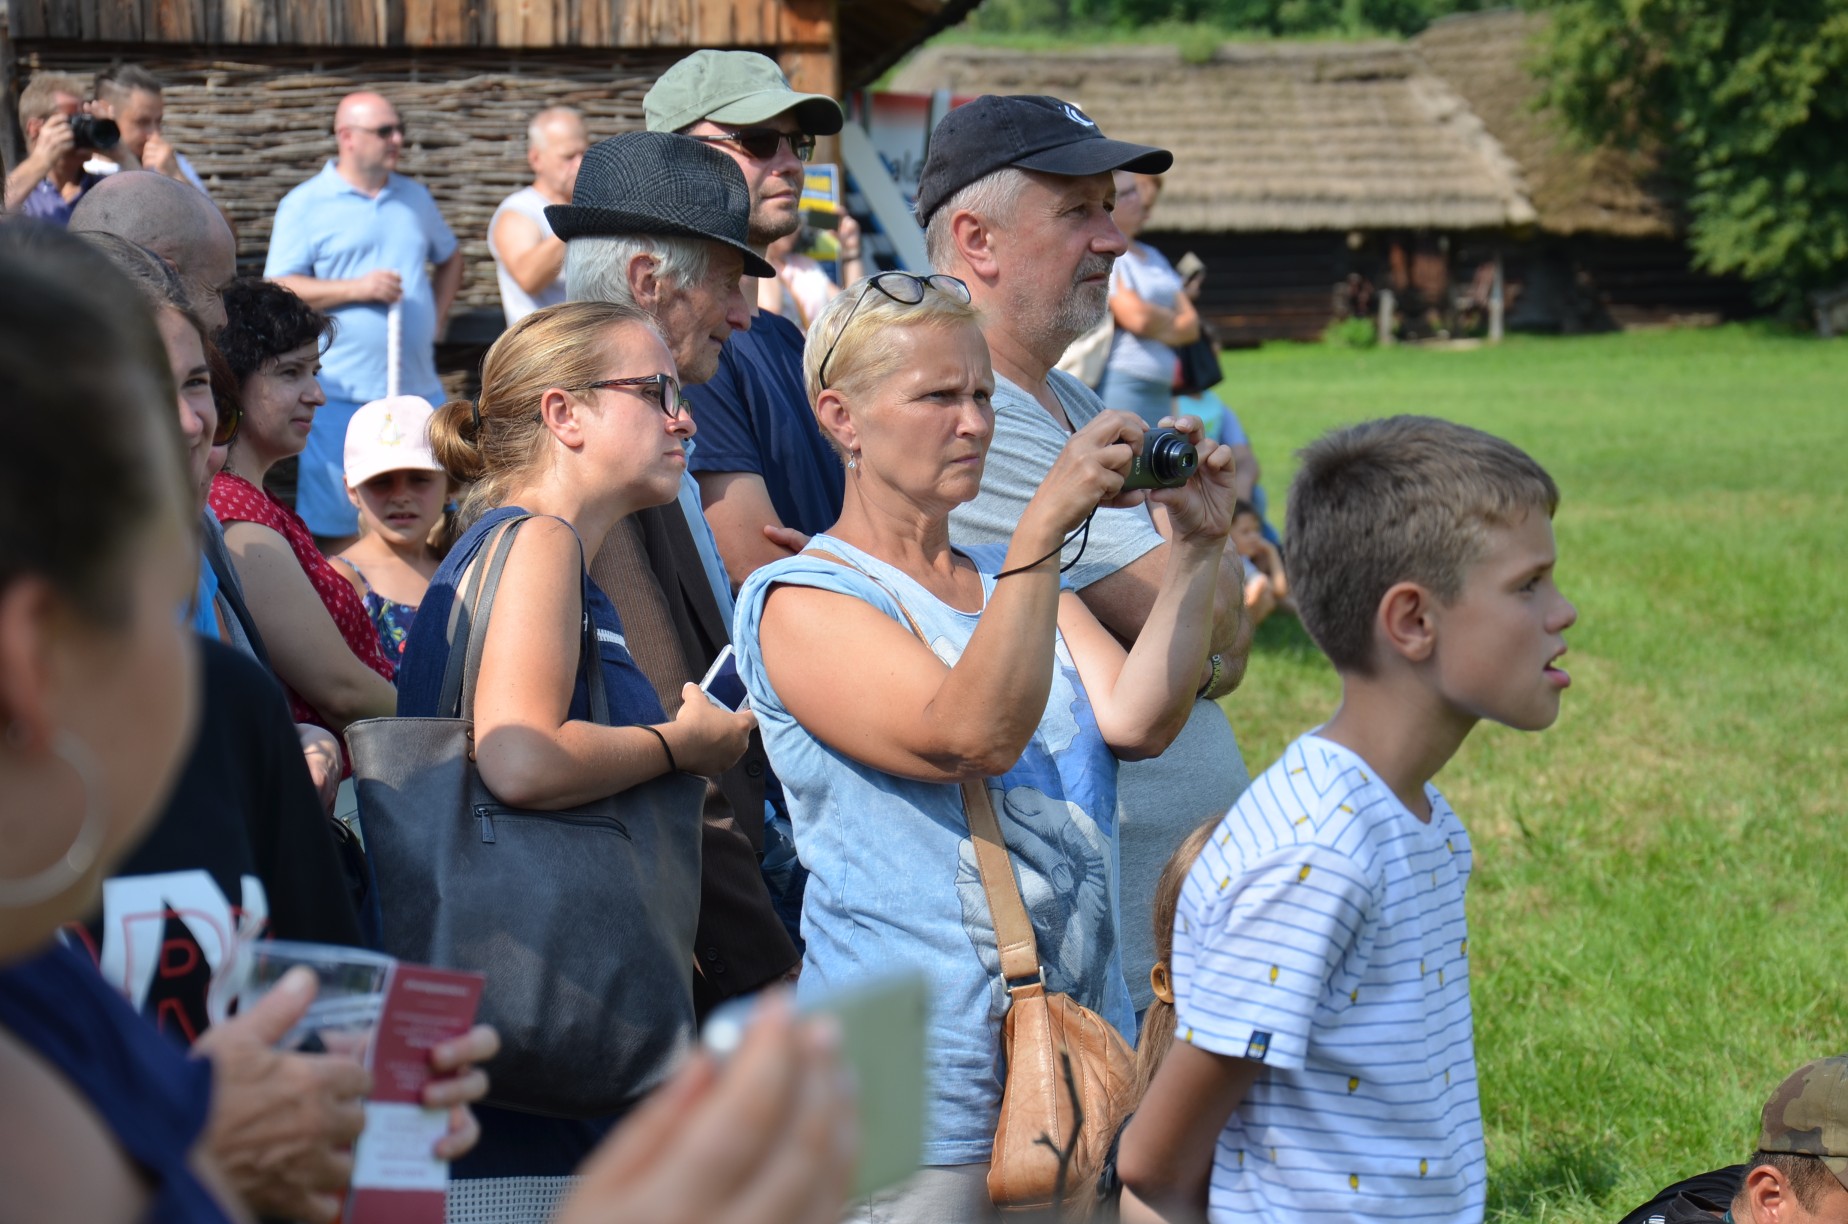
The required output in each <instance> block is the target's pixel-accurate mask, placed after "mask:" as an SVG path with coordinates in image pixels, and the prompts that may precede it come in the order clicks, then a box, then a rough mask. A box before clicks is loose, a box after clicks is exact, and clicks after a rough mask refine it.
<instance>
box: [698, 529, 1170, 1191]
mask: <svg viewBox="0 0 1848 1224" xmlns="http://www.w3.org/2000/svg"><path fill="white" fill-rule="evenodd" d="M817 549H819V550H825V551H827V552H831V553H833V554H834V555H836V556H838V557H841V558H843V559H844V560H848V561H851V562H853V563H854V564H855V565H858V566H860V567H861V568H862V569H864V570H865V571H866V573H858V572H855V571H854V570H850V569H846V568H844V567H842V566H839V565H836V564H834V563H833V562H830V561H824V560H821V559H819V558H816V557H814V556H812V555H809V554H803V555H800V556H795V557H789V558H785V559H784V560H781V561H777V562H774V563H772V564H770V565H767V566H765V567H763V568H762V569H760V570H758V571H757V572H756V573H755V574H753V575H751V577H750V579H749V580H747V581H746V582H745V584H744V588H743V589H742V590H741V591H739V593H738V614H737V620H736V624H735V626H734V631H733V634H732V643H733V647H734V648H735V649H736V651H737V653H738V671H739V674H740V675H742V676H743V678H744V682H745V685H746V687H747V688H749V690H750V693H751V706H752V708H753V709H755V710H756V712H757V717H758V720H759V725H760V726H761V727H762V729H763V737H764V748H765V750H766V751H767V752H768V753H769V756H770V763H771V765H772V767H774V768H775V770H776V775H777V777H778V778H779V779H781V780H782V783H783V792H784V794H785V795H786V796H787V797H788V800H789V815H790V822H791V824H792V825H793V826H794V829H795V838H796V850H797V854H798V855H799V857H800V858H801V860H802V865H803V866H804V867H806V868H808V870H809V873H810V874H809V881H808V888H807V891H806V893H805V895H804V898H803V904H802V936H803V938H804V939H805V940H806V941H807V949H806V951H805V952H804V955H803V961H802V976H801V979H800V981H799V982H798V984H797V988H796V990H797V995H798V997H799V998H801V999H803V1000H811V999H815V998H818V997H820V996H823V995H826V994H829V993H831V992H833V991H836V990H839V989H841V988H843V987H848V986H852V985H854V984H856V983H858V982H862V981H865V980H868V979H871V978H877V977H882V976H885V975H888V974H890V973H892V972H893V971H894V970H896V969H901V968H913V969H916V970H917V971H919V972H921V973H922V974H923V975H924V976H925V978H926V980H927V981H928V983H929V992H930V993H929V998H930V999H931V1004H932V1011H931V1019H930V1027H929V1029H928V1042H929V1052H928V1056H927V1065H926V1072H925V1073H926V1077H927V1078H926V1083H927V1084H928V1089H927V1092H928V1096H929V1107H928V1112H927V1116H926V1120H925V1133H924V1163H925V1164H935V1165H948V1164H974V1163H979V1162H981V1161H985V1160H987V1159H988V1158H989V1155H990V1152H991V1150H992V1148H993V1146H994V1135H995V1123H996V1120H997V1118H998V1117H999V1111H1000V1103H1001V1083H1002V1065H1001V1018H1002V1015H1003V1014H1004V1013H1005V1011H1006V1007H1007V996H1006V990H1005V988H1004V986H1003V984H1002V980H1001V966H1000V958H999V956H998V954H997V953H996V951H995V932H994V923H993V920H992V919H991V917H990V915H989V910H988V900H987V897H986V896H984V894H983V892H982V881H981V876H980V875H979V873H978V872H977V870H976V865H975V851H974V846H973V843H972V842H971V841H970V838H969V826H968V823H967V821H966V820H965V819H964V817H963V806H962V793H961V790H960V789H959V788H958V787H957V786H955V785H954V784H946V783H933V782H916V781H912V780H910V779H907V778H900V777H897V776H895V775H892V774H889V773H884V772H882V771H880V770H876V769H873V768H871V767H869V766H866V765H862V764H860V763H859V762H858V761H855V760H853V759H852V758H850V757H847V756H845V755H843V754H841V753H839V752H836V751H835V750H834V749H832V748H830V747H828V746H827V745H825V744H823V743H822V742H821V741H820V740H818V739H816V738H815V737H814V736H812V735H810V734H809V733H808V731H807V730H805V729H804V728H803V727H802V725H801V724H800V723H798V722H796V721H795V719H794V718H792V717H791V716H790V714H789V711H788V710H786V709H784V707H783V703H782V701H781V700H779V699H778V697H777V694H776V690H775V689H774V688H772V687H771V684H770V680H769V677H768V675H767V674H766V672H765V669H764V665H763V656H762V653H761V650H760V647H759V644H758V627H759V625H760V623H761V621H762V617H763V608H764V600H765V598H766V597H767V596H768V594H769V592H770V589H771V587H773V586H775V585H777V584H779V583H785V584H795V585H800V586H809V587H818V588H820V589H822V590H827V591H835V592H839V593H841V594H845V595H851V596H853V597H854V598H856V599H862V600H865V601H866V602H867V603H869V604H871V605H873V606H874V607H875V608H878V609H879V610H880V611H881V612H884V613H885V614H886V615H888V616H890V617H891V618H892V619H893V620H895V621H897V622H898V623H899V624H900V625H904V624H905V618H904V615H903V613H901V612H900V611H899V600H903V603H904V607H905V609H906V610H908V611H909V612H910V613H911V615H912V617H913V618H915V619H916V620H917V622H918V624H919V626H920V627H921V628H922V629H923V630H924V633H925V635H926V636H927V637H928V638H929V640H930V644H931V648H932V650H934V651H935V652H936V654H937V657H939V658H941V659H943V660H944V661H945V662H946V663H950V664H954V663H955V661H956V660H957V659H958V658H960V657H961V655H962V650H963V647H964V646H965V645H966V644H967V643H968V641H969V636H970V634H971V633H973V632H974V631H975V626H976V620H977V617H976V615H975V614H972V613H967V612H959V611H957V610H956V609H954V608H951V607H949V606H948V605H946V604H944V603H942V602H940V601H939V600H938V599H937V598H936V597H935V596H933V595H931V594H930V593H929V592H928V591H926V590H925V589H924V588H923V587H922V586H920V585H918V584H917V583H916V582H914V581H912V580H911V579H910V578H908V577H906V576H905V575H904V574H903V573H901V572H899V571H898V570H896V569H894V568H892V567H891V566H889V565H887V564H885V563H884V562H882V561H879V560H877V559H875V558H874V557H872V556H869V555H868V554H866V553H863V552H861V551H860V550H859V549H857V548H854V547H853V546H852V545H850V544H847V543H845V542H843V541H841V540H837V539H835V538H833V537H832V536H828V535H818V536H816V537H815V538H814V540H813V541H812V543H811V544H810V552H811V553H812V552H813V551H815V550H817ZM966 551H967V555H968V556H969V557H970V559H971V560H973V561H974V562H975V565H976V568H977V569H978V570H979V571H980V572H981V574H982V590H983V602H984V604H986V602H987V600H988V599H990V598H992V596H993V593H994V577H993V575H994V573H995V572H996V570H998V569H999V568H1000V566H1001V560H1002V557H1003V556H1004V555H1005V549H1004V548H1003V547H1002V546H1000V545H986V546H981V547H976V548H970V549H968V550H966ZM869 575H870V576H869ZM1055 651H1056V656H1057V666H1056V667H1055V668H1054V671H1053V677H1052V692H1051V694H1050V696H1049V698H1048V700H1047V703H1046V713H1045V715H1044V717H1042V718H1041V719H1040V724H1039V728H1038V730H1036V731H1035V732H1034V733H1033V738H1032V739H1031V740H1030V741H1029V742H1028V744H1027V748H1026V751H1025V752H1024V753H1022V754H1021V757H1020V760H1019V761H1018V762H1017V763H1016V764H1015V765H1014V767H1013V768H1012V769H1010V770H1008V771H1007V772H1006V773H1005V774H1002V775H1001V776H1000V777H998V778H991V779H989V783H988V785H989V793H990V794H991V796H992V797H993V799H994V806H995V813H996V816H997V817H998V818H999V820H1000V824H1001V830H1002V835H1003V837H1004V838H1005V839H1006V841H1007V845H1008V850H1009V852H1010V854H1011V855H1012V857H1013V860H1014V873H1015V876H1016V877H1017V879H1018V880H1019V882H1020V891H1021V896H1022V898H1023V899H1024V900H1025V902H1026V906H1027V912H1028V914H1029V916H1030V917H1031V919H1032V922H1033V930H1034V934H1035V936H1036V937H1037V938H1038V942H1039V954H1040V962H1041V964H1042V966H1043V968H1044V970H1045V975H1046V988H1047V990H1049V991H1063V992H1065V993H1068V994H1070V995H1071V996H1072V997H1073V998H1075V999H1077V1000H1078V1002H1080V1003H1082V1004H1084V1005H1085V1006H1087V1007H1090V1008H1092V1009H1094V1010H1096V1011H1097V1012H1098V1013H1100V1014H1101V1015H1102V1016H1103V1017H1104V1018H1105V1019H1106V1020H1108V1021H1110V1023H1112V1024H1114V1025H1115V1026H1116V1027H1117V1029H1118V1030H1119V1031H1120V1032H1122V1033H1123V1034H1124V1036H1125V1037H1126V1038H1129V1039H1133V1038H1134V1036H1135V1013H1134V1011H1133V1010H1132V1008H1131V1006H1130V1000H1129V990H1128V988H1127V987H1126V986H1125V984H1124V981H1123V969H1122V963H1121V960H1120V959H1119V956H1118V951H1117V938H1116V908H1117V882H1116V881H1117V870H1118V867H1117V827H1116V774H1117V765H1116V758H1115V757H1114V756H1113V755H1112V754H1111V752H1110V749H1109V748H1108V747H1107V746H1106V745H1105V743H1104V738H1103V735H1102V734H1101V733H1100V732H1099V731H1098V729H1097V719H1096V717H1095V716H1094V715H1093V714H1092V711H1091V702H1090V698H1089V697H1087V696H1086V695H1085V691H1084V686H1083V684H1082V683H1080V681H1079V679H1078V671H1077V668H1076V667H1075V666H1074V664H1073V662H1072V658H1071V655H1070V653H1069V652H1068V651H1067V650H1066V647H1065V642H1064V640H1063V639H1057V640H1056V644H1055ZM870 670H871V669H870V668H869V671H870Z"/></svg>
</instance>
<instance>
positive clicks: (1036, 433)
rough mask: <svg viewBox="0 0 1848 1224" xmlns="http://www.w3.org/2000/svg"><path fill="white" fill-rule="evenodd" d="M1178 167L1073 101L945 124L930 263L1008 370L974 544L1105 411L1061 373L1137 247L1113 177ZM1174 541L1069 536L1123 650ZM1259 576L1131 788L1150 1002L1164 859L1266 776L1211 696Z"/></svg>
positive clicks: (1078, 567)
mask: <svg viewBox="0 0 1848 1224" xmlns="http://www.w3.org/2000/svg"><path fill="white" fill-rule="evenodd" d="M1173 161H1174V158H1173V155H1172V154H1170V153H1169V152H1168V151H1167V150H1165V149H1154V148H1149V147H1146V146H1143V145H1134V144H1127V143H1125V142H1123V141H1119V140H1110V139H1107V138H1106V137H1105V136H1104V134H1103V133H1102V132H1101V131H1099V130H1098V127H1097V125H1096V124H1095V123H1093V122H1092V121H1091V119H1090V118H1089V117H1088V116H1086V115H1085V114H1084V112H1083V111H1081V110H1079V109H1078V108H1077V107H1075V106H1073V105H1071V104H1070V103H1067V102H1062V101H1060V100H1059V99H1057V98H1047V97H1001V96H996V95H988V96H984V97H981V98H977V99H976V100H975V101H973V102H970V103H969V104H967V105H966V106H961V107H958V108H957V109H955V110H953V111H951V112H950V113H949V114H948V115H946V116H945V117H944V118H943V121H942V122H941V123H939V124H938V125H937V129H936V131H935V132H933V133H932V135H931V141H930V155H929V157H928V158H927V159H926V161H925V163H924V170H923V174H922V176H921V178H920V180H919V183H918V220H919V222H920V223H922V224H923V225H924V226H925V241H926V243H927V244H928V246H929V249H930V259H931V263H932V265H933V266H935V267H936V269H937V270H938V271H939V272H947V273H950V274H951V275H953V276H956V277H959V278H960V279H962V280H963V281H965V282H966V283H967V284H968V286H969V292H970V295H971V297H972V298H973V300H974V302H975V305H976V306H977V307H978V308H979V309H980V311H981V315H982V334H983V336H984V337H985V338H986V339H987V341H988V347H989V350H990V351H991V352H992V354H993V356H994V371H995V390H994V414H995V425H994V441H993V442H992V443H991V444H990V446H989V449H988V463H987V467H986V469H985V470H984V472H983V474H982V489H981V495H980V496H979V497H977V498H975V499H974V500H973V501H970V502H968V503H966V504H964V505H961V506H958V507H957V508H956V509H955V510H954V511H953V512H952V514H951V516H950V534H951V537H952V538H953V539H955V540H956V541H957V542H958V543H959V544H960V543H967V544H977V543H986V542H997V541H1003V540H1006V539H1008V538H1009V537H1010V536H1012V535H1013V534H1014V532H1015V529H1016V525H1017V524H1018V523H1019V522H1020V519H1021V514H1022V512H1023V511H1024V510H1025V508H1026V506H1027V505H1028V503H1029V502H1030V501H1031V500H1032V499H1033V497H1034V495H1035V493H1036V492H1037V491H1038V490H1039V488H1040V485H1041V484H1042V482H1043V481H1044V480H1045V479H1046V477H1047V474H1048V472H1050V471H1051V470H1052V469H1053V467H1054V465H1055V464H1056V463H1057V461H1058V458H1059V455H1060V453H1061V452H1062V450H1063V448H1064V447H1065V445H1066V444H1067V442H1068V441H1069V440H1070V438H1071V437H1072V435H1073V432H1074V431H1078V430H1082V429H1083V427H1084V425H1085V424H1086V422H1088V421H1091V420H1093V419H1094V418H1096V417H1097V416H1098V414H1099V413H1101V412H1103V410H1104V405H1103V404H1102V403H1101V402H1100V401H1099V400H1098V398H1097V397H1096V395H1094V394H1093V393H1092V392H1091V390H1090V389H1089V388H1087V387H1085V386H1084V385H1083V384H1082V383H1080V382H1079V381H1078V380H1076V379H1074V378H1070V377H1068V376H1067V375H1065V374H1063V373H1060V372H1059V371H1057V370H1055V369H1053V365H1054V363H1056V362H1057V361H1058V360H1059V357H1060V356H1061V355H1062V354H1063V353H1064V352H1065V349H1066V347H1067V346H1068V345H1070V344H1071V342H1072V341H1073V340H1075V339H1077V338H1078V337H1079V336H1081V335H1083V334H1084V333H1085V332H1087V331H1089V330H1090V329H1091V328H1092V327H1094V326H1096V325H1097V323H1098V321H1099V320H1101V319H1102V318H1103V314H1104V310H1105V309H1106V298H1107V295H1108V293H1109V289H1110V270H1111V267H1112V265H1113V264H1114V263H1115V261H1116V259H1117V257H1118V256H1120V255H1122V254H1123V252H1124V250H1125V249H1126V245H1127V243H1126V240H1125V239H1124V237H1123V235H1122V233H1121V232H1120V231H1119V230H1118V229H1117V227H1116V224H1115V223H1114V222H1113V221H1112V220H1111V217H1110V213H1111V209H1112V207H1113V204H1114V201H1115V195H1116V187H1115V183H1114V180H1113V179H1112V171H1115V170H1131V171H1135V172H1137V173H1148V174H1159V173H1160V172H1162V171H1164V170H1166V169H1167V168H1168V167H1169V166H1170V165H1171V164H1172V163H1173ZM1172 537H1173V531H1172V524H1171V523H1169V522H1168V521H1167V516H1166V515H1164V514H1162V513H1160V512H1156V513H1154V514H1153V515H1151V514H1150V513H1149V511H1148V510H1146V509H1145V508H1143V507H1134V508H1129V509H1110V508H1105V509H1102V510H1099V511H1098V512H1097V515H1096V517H1095V518H1094V519H1093V520H1092V521H1091V523H1090V526H1089V528H1088V531H1087V532H1086V533H1084V535H1082V536H1081V537H1079V538H1078V539H1074V540H1072V541H1070V542H1068V543H1067V545H1066V550H1065V553H1064V557H1065V563H1066V564H1067V565H1068V566H1069V567H1070V570H1069V572H1068V573H1067V575H1066V577H1067V579H1068V581H1069V582H1070V585H1071V586H1072V587H1073V588H1074V589H1076V590H1077V592H1078V595H1079V597H1080V598H1081V599H1082V600H1083V601H1084V603H1085V606H1086V607H1088V608H1089V609H1090V610H1091V612H1092V614H1094V615H1095V616H1096V617H1097V619H1098V620H1099V621H1101V622H1102V623H1103V624H1104V625H1105V626H1106V627H1107V628H1108V629H1109V630H1110V631H1111V632H1112V633H1113V634H1115V635H1116V636H1117V637H1118V638H1119V639H1121V640H1123V641H1125V642H1132V643H1133V642H1135V641H1136V640H1137V638H1138V636H1139V635H1140V634H1141V633H1142V632H1143V631H1144V626H1145V624H1147V623H1149V620H1150V616H1151V614H1152V612H1153V611H1154V609H1155V606H1156V599H1157V595H1158V592H1159V591H1160V589H1161V581H1162V575H1163V573H1164V571H1165V570H1166V568H1167V565H1168V554H1169V551H1170V549H1171V547H1172ZM1243 572H1244V571H1243V566H1242V563H1241V562H1240V561H1239V559H1238V558H1237V557H1236V556H1232V557H1230V558H1228V559H1227V563H1226V564H1223V565H1222V566H1221V568H1220V571H1219V575H1218V586H1217V589H1216V597H1215V600H1214V603H1213V629H1212V634H1211V637H1210V642H1209V644H1208V647H1207V649H1206V650H1205V651H1203V652H1202V653H1201V655H1200V657H1199V659H1198V662H1197V664H1196V666H1197V667H1198V669H1199V676H1198V680H1197V684H1198V686H1199V691H1198V699H1197V700H1196V701H1195V702H1194V704H1193V708H1192V712H1191V714H1190V715H1189V716H1188V719H1187V724H1186V727H1185V728H1184V729H1183V730H1182V732H1181V735H1180V738H1178V739H1177V740H1175V741H1174V743H1173V744H1172V745H1171V746H1170V747H1169V748H1168V750H1167V751H1166V752H1164V753H1162V755H1161V756H1160V757H1159V758H1158V759H1156V760H1152V761H1143V762H1140V763H1137V764H1133V765H1126V766H1125V767H1124V768H1123V770H1122V774H1121V779H1120V781H1119V784H1118V802H1119V819H1120V824H1121V827H1122V834H1121V845H1122V884H1121V895H1122V915H1121V931H1122V943H1123V971H1124V976H1125V977H1126V978H1127V979H1128V981H1129V988H1130V994H1131V997H1132V998H1133V999H1134V1001H1135V1006H1136V1010H1137V1011H1138V1012H1141V1011H1144V1010H1146V1009H1147V1007H1148V1005H1149V1001H1150V999H1151V998H1152V997H1153V992H1152V990H1151V987H1150V984H1149V970H1150V967H1151V966H1152V965H1153V964H1154V961H1155V950H1154V942H1153V939H1154V936H1153V930H1152V927H1151V924H1150V915H1149V911H1150V907H1151V904H1152V902H1153V898H1154V893H1155V881H1156V879H1157V878H1158V877H1159V876H1160V874H1161V869H1162V865H1163V864H1164V863H1166V862H1167V859H1168V856H1169V855H1170V854H1172V853H1173V851H1174V848H1175V847H1176V846H1177V845H1179V844H1180V842H1181V839H1182V838H1184V837H1186V836H1187V834H1188V833H1189V832H1190V831H1192V829H1193V828H1194V826H1196V825H1198V824H1199V823H1200V822H1201V821H1202V820H1204V819H1206V818H1207V817H1208V816H1216V815H1219V814H1220V813H1223V812H1224V811H1225V810H1226V809H1227V808H1228V807H1230V806H1231V804H1232V801H1233V800H1234V799H1236V798H1237V797H1238V795H1239V793H1240V792H1242V791H1243V790H1244V789H1245V787H1246V785H1247V784H1248V783H1249V781H1250V778H1249V775H1248V774H1247V773H1246V770H1245V764H1244V761H1243V759H1242V758H1241V757H1240V756H1239V751H1238V744H1237V742H1236V741H1235V740H1234V739H1233V736H1232V729H1231V727H1230V726H1229V725H1228V724H1227V722H1226V717H1225V715H1224V714H1223V713H1222V712H1221V711H1220V710H1219V708H1218V707H1217V705H1216V704H1215V703H1214V701H1213V699H1214V698H1217V697H1219V696H1222V695H1224V694H1225V693H1228V692H1230V691H1231V690H1232V689H1233V688H1234V687H1236V686H1237V684H1238V682H1239V680H1240V679H1241V678H1242V677H1243V675H1244V671H1245V656H1246V654H1247V652H1248V651H1249V650H1250V647H1251V634H1250V626H1249V624H1248V623H1247V622H1246V620H1245V618H1244V616H1243V613H1242V608H1243V597H1242V576H1243Z"/></svg>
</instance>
